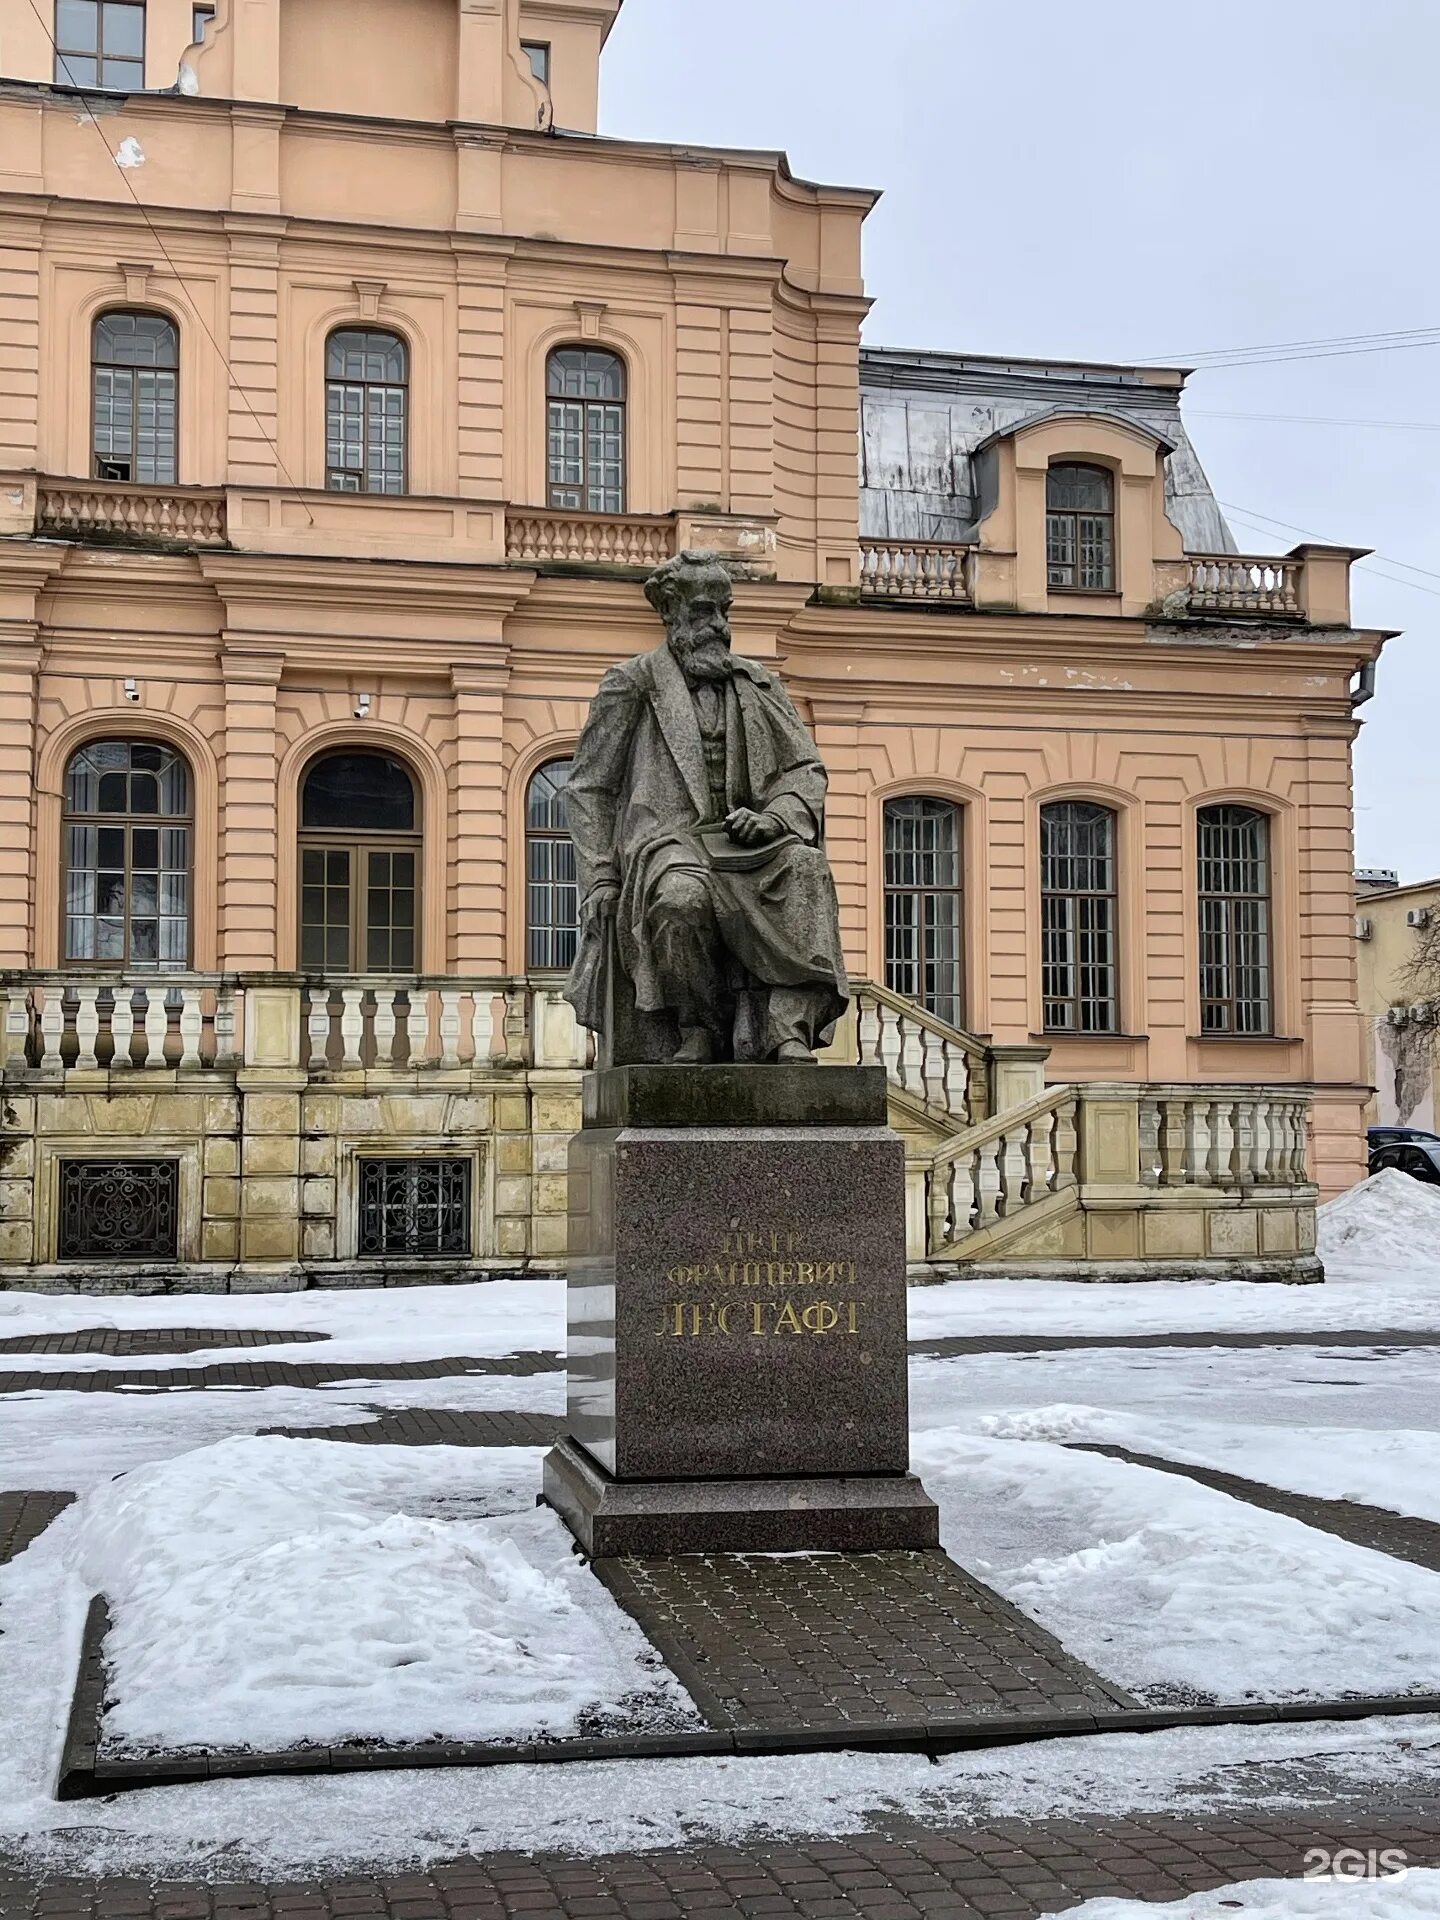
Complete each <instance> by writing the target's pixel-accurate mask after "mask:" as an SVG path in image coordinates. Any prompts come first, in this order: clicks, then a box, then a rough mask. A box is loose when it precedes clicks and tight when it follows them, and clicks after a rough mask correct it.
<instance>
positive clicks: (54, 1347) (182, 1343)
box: [0, 1327, 330, 1359]
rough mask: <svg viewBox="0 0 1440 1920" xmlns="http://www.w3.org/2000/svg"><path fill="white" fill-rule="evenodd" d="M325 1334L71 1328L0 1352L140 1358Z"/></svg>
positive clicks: (10, 1343)
mask: <svg viewBox="0 0 1440 1920" xmlns="http://www.w3.org/2000/svg"><path fill="white" fill-rule="evenodd" d="M329 1338H330V1336H329V1334H328V1333H300V1332H276V1331H275V1330H273V1329H272V1328H268V1327H72V1328H71V1330H70V1331H69V1332H68V1333H19V1334H12V1335H11V1336H10V1338H8V1339H5V1340H0V1353H104V1354H114V1355H116V1356H117V1357H118V1358H120V1359H140V1358H142V1357H144V1356H145V1355H148V1354H152V1353H200V1352H203V1351H205V1350H207V1349H208V1348H210V1347H274V1346H284V1345H287V1344H294V1343H296V1342H305V1341H314V1340H328V1339H329Z"/></svg>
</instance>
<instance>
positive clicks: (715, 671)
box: [677, 640, 735, 682]
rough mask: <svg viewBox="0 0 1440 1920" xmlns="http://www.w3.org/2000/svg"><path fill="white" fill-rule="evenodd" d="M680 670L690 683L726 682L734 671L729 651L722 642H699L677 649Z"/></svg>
mask: <svg viewBox="0 0 1440 1920" xmlns="http://www.w3.org/2000/svg"><path fill="white" fill-rule="evenodd" d="M677 651H678V652H679V655H680V668H681V671H682V672H683V673H684V675H685V678H686V679H687V680H690V681H695V680H708V681H711V682H716V681H724V680H728V679H729V678H730V676H731V675H732V674H733V673H734V671H735V666H734V662H733V661H732V660H731V658H730V649H729V648H728V647H727V646H726V644H725V642H724V641H723V640H701V641H699V642H697V643H696V644H695V645H694V646H691V647H682V648H680V649H677Z"/></svg>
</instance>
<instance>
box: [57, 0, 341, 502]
mask: <svg viewBox="0 0 1440 1920" xmlns="http://www.w3.org/2000/svg"><path fill="white" fill-rule="evenodd" d="M30 11H31V12H32V13H33V14H34V16H35V18H36V19H37V20H38V21H39V23H40V30H41V32H42V33H43V34H44V35H45V38H46V39H47V40H48V41H49V43H50V49H51V51H52V52H53V53H54V55H55V59H56V62H57V63H58V65H59V66H60V67H61V68H62V69H63V70H64V71H65V72H67V73H68V72H69V69H68V67H66V66H65V58H64V55H63V54H62V53H61V51H60V48H59V46H58V44H57V43H56V39H55V35H54V34H53V33H52V32H51V30H50V27H49V24H48V23H47V21H46V19H45V16H44V14H43V13H41V11H40V8H39V6H38V5H37V4H36V0H30ZM77 91H79V92H80V104H81V106H82V107H83V108H84V110H85V115H86V118H87V119H88V120H89V122H90V125H91V126H92V127H93V128H94V129H95V133H96V137H97V138H98V139H99V141H100V144H101V146H102V147H104V149H105V152H106V155H107V156H108V158H109V160H110V162H111V164H112V165H113V166H114V168H115V171H116V172H117V173H118V174H119V175H120V178H121V180H122V181H123V182H124V184H125V188H126V191H127V192H128V193H129V195H130V198H131V199H132V200H133V201H134V203H135V208H136V211H137V212H138V213H139V215H140V218H141V219H142V220H143V221H144V222H145V225H146V226H147V227H148V228H149V230H150V237H151V239H153V240H154V242H155V244H156V246H157V247H158V248H159V249H160V253H161V255H162V257H163V259H164V261H165V264H166V266H167V267H168V268H169V269H170V272H171V275H172V276H173V278H174V280H175V282H176V285H177V286H178V287H179V288H180V291H181V293H182V294H183V295H184V298H185V303H186V305H187V306H188V307H189V309H190V312H191V315H192V317H193V318H194V320H195V323H196V325H197V326H198V327H199V328H200V330H201V332H202V333H203V334H204V335H205V338H206V339H207V340H208V341H209V342H210V345H211V346H212V347H213V348H214V349H215V353H216V355H217V357H218V358H219V361H220V364H221V366H223V367H224V369H225V377H226V379H227V380H228V382H229V384H230V388H231V390H232V391H233V392H234V393H236V394H238V395H239V397H240V399H241V400H243V401H244V403H245V407H246V410H247V412H248V413H249V415H250V418H251V419H252V420H253V421H254V422H255V425H256V426H257V427H258V428H259V430H260V436H261V438H262V439H263V440H264V442H265V444H266V446H268V447H269V449H270V451H271V452H272V453H273V454H274V456H275V465H276V467H277V469H278V470H279V472H280V473H281V474H282V475H283V476H284V479H285V483H286V485H287V486H288V487H289V489H290V491H291V493H292V494H293V495H294V496H295V500H296V504H297V505H298V506H299V507H300V509H301V511H302V512H303V513H304V515H305V517H306V519H307V520H308V521H309V522H310V524H311V526H314V524H315V517H314V515H313V514H312V513H311V511H310V509H309V507H308V506H306V504H305V501H304V498H303V497H302V495H301V492H300V488H299V487H298V486H297V485H296V483H295V480H294V477H293V476H292V475H291V473H290V470H289V468H288V467H287V466H286V465H285V461H284V459H283V458H282V456H281V453H280V449H279V447H278V446H277V445H276V443H275V439H274V436H273V435H272V434H271V433H270V432H269V431H268V430H267V428H266V426H265V423H264V421H263V420H262V419H261V418H260V415H259V414H258V413H257V412H256V410H255V405H254V402H253V401H252V400H251V398H250V394H249V392H248V390H247V389H246V387H245V385H244V384H243V382H242V381H240V380H239V379H237V378H236V374H235V369H234V367H233V366H232V365H231V363H230V358H229V356H228V354H227V353H226V352H225V349H224V348H223V347H222V346H221V344H220V342H219V341H218V340H217V339H216V337H215V334H214V332H213V331H212V329H211V327H210V323H209V322H208V321H207V320H206V318H205V315H204V314H203V313H202V312H201V310H200V306H199V303H198V301H197V300H196V299H195V298H194V296H193V294H192V293H191V291H190V288H189V286H188V285H187V283H186V280H185V276H184V274H182V273H181V271H180V269H179V267H177V266H176V264H175V261H174V260H173V258H172V257H171V254H170V249H169V248H168V247H167V246H166V245H165V241H164V239H163V237H162V235H161V233H160V230H159V228H158V227H157V226H156V225H155V222H154V221H153V220H152V219H151V218H150V214H149V211H148V209H147V208H146V206H145V203H144V201H143V200H141V198H140V196H139V194H138V193H136V191H135V186H134V182H133V181H132V180H131V178H130V174H129V170H128V169H127V168H125V167H122V166H121V165H120V163H119V161H118V160H117V159H116V157H115V155H114V154H113V153H111V151H110V142H109V140H108V139H107V138H106V136H105V131H104V129H103V128H102V127H101V125H100V122H99V120H98V119H97V118H96V115H95V109H94V108H93V107H92V106H91V105H90V101H89V99H88V98H87V96H86V93H85V91H84V89H83V88H82V89H77Z"/></svg>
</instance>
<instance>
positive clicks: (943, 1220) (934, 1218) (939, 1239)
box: [925, 1160, 955, 1254]
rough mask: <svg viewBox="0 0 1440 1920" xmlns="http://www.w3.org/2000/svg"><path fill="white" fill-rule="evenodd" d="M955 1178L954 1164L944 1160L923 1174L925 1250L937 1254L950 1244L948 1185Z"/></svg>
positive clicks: (951, 1161)
mask: <svg viewBox="0 0 1440 1920" xmlns="http://www.w3.org/2000/svg"><path fill="white" fill-rule="evenodd" d="M954 1178H955V1162H954V1161H953V1160H946V1161H944V1162H942V1164H941V1165H939V1166H934V1167H930V1168H928V1169H927V1170H926V1174H925V1232H926V1241H925V1250H926V1252H927V1253H930V1254H936V1253H939V1252H940V1251H941V1250H942V1249H943V1248H944V1247H946V1246H948V1245H949V1243H950V1185H951V1182H952V1181H953V1180H954Z"/></svg>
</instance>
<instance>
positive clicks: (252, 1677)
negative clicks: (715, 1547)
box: [68, 1437, 698, 1750]
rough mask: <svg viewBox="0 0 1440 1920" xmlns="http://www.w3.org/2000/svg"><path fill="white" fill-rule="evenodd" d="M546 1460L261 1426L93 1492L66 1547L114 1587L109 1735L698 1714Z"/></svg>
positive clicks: (411, 1732)
mask: <svg viewBox="0 0 1440 1920" xmlns="http://www.w3.org/2000/svg"><path fill="white" fill-rule="evenodd" d="M538 1469H539V1454H538V1451H537V1450H536V1449H533V1448H519V1447H516V1448H495V1449H489V1448H486V1449H469V1448H452V1447H414V1448H411V1447H384V1446H345V1445H339V1444H334V1443H323V1444H317V1443H315V1442H313V1441H307V1440H289V1439H281V1438H274V1437H267V1438H256V1439H230V1440H224V1441H221V1442H220V1443H219V1444H218V1445H216V1446H211V1447H204V1448H201V1449H199V1450H198V1451H196V1452H193V1453H187V1454H183V1455H181V1456H180V1457H179V1458H178V1459H175V1460H169V1461H165V1462H162V1463H159V1464H157V1465H154V1466H150V1467H144V1468H141V1469H140V1470H139V1471H137V1472H135V1473H132V1474H128V1475H126V1476H125V1478H123V1479H122V1480H118V1481H113V1482H111V1483H110V1484H109V1485H106V1486H101V1487H97V1488H96V1489H95V1490H94V1491H93V1492H91V1493H89V1494H88V1495H86V1496H85V1498H84V1500H83V1502H82V1504H81V1507H80V1509H79V1512H78V1515H77V1524H76V1526H75V1527H74V1529H73V1531H72V1533H71V1540H70V1547H69V1555H68V1557H69V1563H70V1565H71V1567H72V1568H73V1570H74V1571H75V1573H76V1574H77V1575H78V1576H79V1578H80V1580H81V1582H82V1583H83V1584H84V1586H85V1587H86V1588H88V1589H91V1590H94V1591H98V1592H103V1593H104V1594H105V1595H106V1596H107V1598H108V1600H109V1603H110V1612H111V1619H112V1626H111V1631H110V1635H109V1637H108V1640H107V1642H106V1653H107V1660H108V1665H109V1681H110V1696H111V1699H112V1702H113V1704H112V1707H111V1709H110V1712H109V1713H108V1715H107V1718H106V1727H105V1733H106V1739H107V1741H108V1742H110V1743H112V1744H114V1745H117V1746H119V1747H122V1748H124V1749H127V1750H131V1749H133V1750H145V1749H150V1748H157V1747H159V1748H169V1747H178V1746H186V1745H191V1744H203V1745H206V1746H222V1747H256V1748H262V1749H264V1748H276V1747H284V1746H289V1745H294V1744H298V1743H301V1742H305V1743H316V1744H322V1745H323V1744H325V1743H327V1742H335V1741H342V1740H346V1739H351V1738H362V1737H369V1738H375V1739H386V1740H391V1741H414V1740H427V1739H449V1740H504V1739H507V1738H520V1737H522V1736H524V1735H527V1734H534V1733H539V1732H546V1733H552V1734H556V1733H569V1732H574V1731H576V1730H577V1728H579V1727H581V1726H582V1724H583V1725H584V1727H585V1728H586V1729H589V1728H598V1727H600V1726H602V1725H604V1724H605V1723H607V1722H608V1721H611V1720H613V1719H616V1718H619V1719H623V1721H624V1723H625V1724H626V1725H627V1726H628V1725H633V1724H636V1723H637V1722H638V1723H640V1724H643V1725H646V1726H659V1725H664V1726H674V1725H685V1726H689V1725H696V1724H698V1721H697V1719H696V1716H695V1714H694V1710H693V1708H692V1707H691V1705H690V1701H689V1696H688V1695H687V1694H686V1693H685V1692H684V1690H683V1689H682V1688H681V1687H680V1685H679V1683H678V1682H677V1681H676V1680H674V1679H673V1677H672V1676H671V1675H670V1674H669V1673H668V1672H667V1671H666V1670H665V1669H664V1668H663V1667H662V1666H661V1664H660V1661H659V1658H658V1656H657V1655H656V1654H655V1653H654V1651H653V1649H652V1648H651V1647H650V1646H649V1643H648V1642H647V1641H646V1640H645V1638H644V1636H643V1635H642V1634H641V1632H640V1630H639V1628H638V1627H636V1626H635V1625H634V1623H633V1622H632V1621H631V1620H630V1619H629V1618H628V1617H627V1616H626V1615H624V1614H623V1613H622V1612H621V1611H620V1609H619V1608H618V1607H616V1605H615V1604H614V1602H613V1601H612V1600H611V1599H610V1596H609V1595H608V1594H607V1593H606V1591H605V1590H604V1588H603V1587H601V1585H600V1584H599V1582H598V1581H597V1580H596V1579H595V1578H594V1576H593V1575H592V1574H591V1573H590V1572H589V1571H588V1569H586V1568H585V1567H583V1566H582V1565H581V1564H580V1562H579V1561H578V1560H577V1559H576V1558H575V1556H574V1554H573V1552H572V1549H571V1542H570V1537H569V1535H568V1534H567V1533H566V1532H565V1530H564V1528H563V1527H562V1526H561V1524H560V1522H559V1521H558V1520H557V1519H556V1518H555V1516H554V1515H553V1514H552V1513H550V1512H549V1511H548V1510H536V1509H535V1508H534V1506H533V1500H534V1490H535V1487H536V1484H537V1483H538V1479H539V1472H538ZM517 1509H518V1511H517ZM527 1509H528V1510H527Z"/></svg>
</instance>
